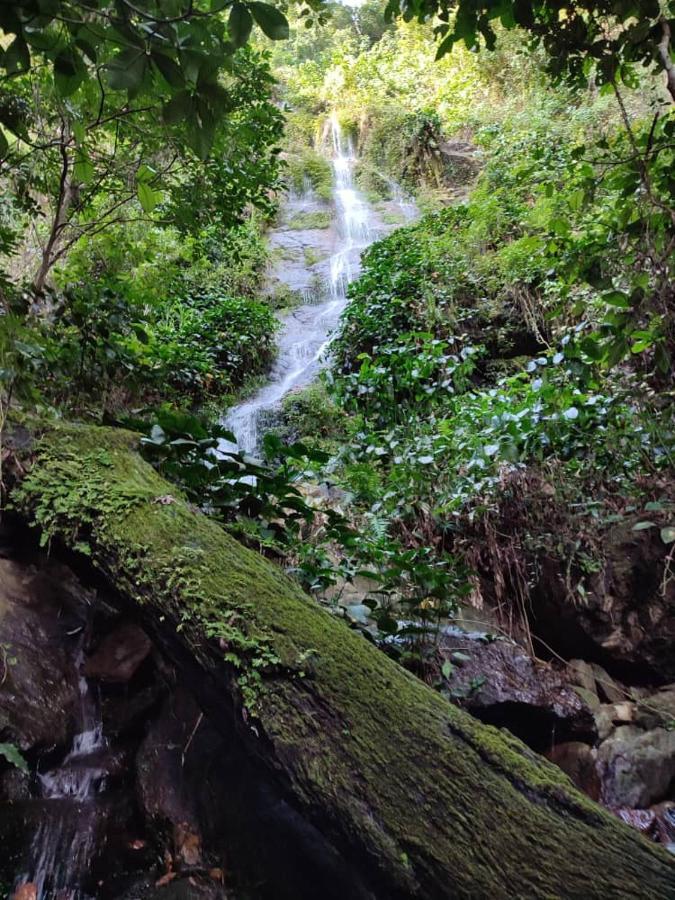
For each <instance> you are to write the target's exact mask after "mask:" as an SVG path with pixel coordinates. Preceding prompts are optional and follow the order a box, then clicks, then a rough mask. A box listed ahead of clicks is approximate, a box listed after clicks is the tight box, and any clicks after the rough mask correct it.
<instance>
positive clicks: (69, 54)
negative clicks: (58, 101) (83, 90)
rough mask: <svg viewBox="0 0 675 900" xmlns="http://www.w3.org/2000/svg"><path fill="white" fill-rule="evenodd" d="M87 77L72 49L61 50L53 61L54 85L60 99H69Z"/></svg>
mask: <svg viewBox="0 0 675 900" xmlns="http://www.w3.org/2000/svg"><path fill="white" fill-rule="evenodd" d="M86 77H87V69H86V66H85V65H84V62H83V61H82V57H81V56H80V54H79V53H77V52H76V51H75V50H74V49H73V48H71V47H68V48H66V49H65V50H62V51H61V52H60V53H59V54H58V56H57V57H56V59H55V60H54V84H55V85H56V90H57V91H58V93H59V94H60V95H61V97H69V96H70V95H71V94H74V93H75V91H76V90H77V89H78V88H79V86H80V85H81V84H82V82H83V81H84V79H85V78H86Z"/></svg>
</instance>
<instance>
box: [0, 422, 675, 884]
mask: <svg viewBox="0 0 675 900" xmlns="http://www.w3.org/2000/svg"><path fill="white" fill-rule="evenodd" d="M134 443H135V438H134V437H133V436H132V435H130V434H127V433H124V432H120V431H112V430H108V429H98V428H92V427H75V426H68V427H64V426H61V427H54V428H47V429H46V430H44V433H43V434H42V436H41V438H40V440H39V442H38V443H37V446H36V448H35V450H34V451H30V456H31V465H30V467H29V468H28V470H27V474H25V475H23V477H21V478H19V479H18V480H17V483H16V485H15V486H14V488H13V491H12V495H11V501H12V503H13V504H14V506H15V508H16V509H17V510H18V511H19V513H20V514H21V515H22V516H23V517H24V518H26V519H27V520H29V521H30V522H32V523H34V524H35V525H37V526H38V527H39V528H40V529H41V531H42V534H43V535H44V538H45V540H51V541H55V542H56V541H58V543H59V544H62V545H65V546H66V547H68V548H70V549H74V550H76V551H78V552H80V553H82V554H85V555H87V556H88V557H89V559H90V560H91V562H92V563H93V565H94V566H95V568H96V569H98V570H99V571H100V572H101V573H103V575H104V576H105V578H106V579H107V580H108V581H109V582H110V583H111V584H112V585H113V586H114V588H115V589H116V591H117V592H118V593H119V595H120V596H122V597H123V598H125V599H126V601H127V602H133V603H135V604H138V605H139V606H140V607H141V609H142V612H143V615H144V616H145V618H146V620H147V621H148V622H150V623H152V627H153V628H154V630H155V633H156V634H157V633H159V634H163V635H164V638H163V643H164V644H165V646H167V647H174V648H177V649H175V652H181V653H183V654H184V653H185V651H186V650H187V651H189V654H190V657H191V658H192V659H193V660H194V661H195V664H196V665H198V666H199V667H200V670H201V671H203V672H204V674H205V676H208V677H205V678H204V682H205V684H206V682H208V684H209V685H210V687H209V697H208V701H207V698H206V687H205V688H204V698H199V694H198V699H201V700H202V701H203V702H205V703H207V702H208V711H209V715H210V716H211V718H212V719H216V720H217V719H218V718H219V717H220V718H221V719H222V721H223V723H224V724H223V727H228V728H231V727H232V726H231V722H232V721H233V720H235V721H236V723H237V725H236V739H237V740H238V741H241V742H242V743H243V744H244V745H245V747H246V753H247V755H248V756H250V757H251V758H253V759H255V760H256V761H257V763H256V764H257V766H258V770H259V771H260V773H261V778H262V777H264V778H266V779H268V780H269V783H270V784H271V785H274V786H275V790H277V791H278V794H279V796H283V797H284V798H286V801H287V802H289V803H290V804H291V805H292V806H293V807H294V809H295V810H296V811H297V812H298V813H299V814H300V815H301V816H302V818H303V820H304V821H306V822H307V823H308V827H311V828H312V829H313V833H314V834H315V835H317V836H318V838H317V840H318V839H320V841H321V842H322V845H323V846H325V847H327V848H330V852H331V853H332V854H333V855H334V857H335V859H338V860H340V861H342V863H341V864H343V865H345V866H347V865H348V867H349V870H350V872H351V873H352V875H350V878H351V879H352V881H351V883H352V885H353V889H352V894H351V896H353V897H360V896H363V897H378V898H383V900H384V898H387V900H390V898H397V897H401V898H403V897H419V898H449V897H527V898H536V897H541V898H544V897H546V898H550V897H566V898H581V897H584V898H591V897H597V898H609V897H611V898H621V897H624V898H629V897H630V898H633V897H637V896H640V897H645V898H646V897H650V898H667V897H672V896H673V894H674V892H675V867H674V865H673V863H672V862H671V861H670V859H669V858H668V856H667V855H666V854H665V853H664V852H663V851H662V850H660V849H659V848H657V847H655V846H653V845H650V844H648V843H647V842H646V841H644V840H643V839H642V838H641V837H640V836H639V835H637V834H636V833H635V832H633V831H631V830H630V829H629V828H628V827H627V826H625V825H623V824H622V823H620V822H619V821H618V820H616V819H615V818H614V817H613V816H611V815H610V814H609V813H607V812H605V811H604V810H602V809H601V808H600V807H598V806H596V805H595V804H593V803H592V802H591V801H590V800H588V799H587V798H585V797H584V796H582V795H581V794H579V793H578V792H577V791H576V790H574V789H573V788H572V786H571V784H570V782H569V781H568V780H567V778H566V777H565V776H564V775H563V774H562V773H561V772H560V771H558V770H557V769H556V768H554V767H553V766H552V765H550V764H549V763H547V762H546V761H544V760H543V759H541V758H539V757H537V756H536V755H535V754H533V753H532V752H530V751H529V750H528V749H527V748H526V747H525V746H524V745H523V744H521V743H520V742H519V741H517V740H515V739H514V738H510V737H508V736H507V735H506V734H505V733H503V732H498V731H497V730H495V729H493V728H490V727H486V726H483V725H480V724H479V723H477V722H476V721H475V720H474V719H472V718H471V717H470V716H468V715H467V714H465V713H464V712H462V711H460V710H458V709H456V708H454V707H453V706H451V705H450V704H448V703H447V702H446V701H445V700H444V699H443V698H441V697H440V696H439V695H437V694H436V693H435V692H433V691H432V690H430V689H429V688H427V687H426V686H425V685H424V684H422V683H421V682H419V681H417V680H416V679H415V678H414V677H413V676H411V675H410V674H408V673H406V672H405V671H404V670H402V669H401V668H400V667H398V666H397V665H396V664H395V663H393V662H392V661H391V660H389V659H388V658H387V657H386V656H384V655H383V654H381V653H379V652H378V651H377V650H376V649H375V648H373V647H372V646H371V645H369V644H368V643H367V642H366V641H365V640H364V639H363V638H362V637H360V636H359V635H357V634H355V633H353V632H351V631H349V630H348V628H347V627H346V626H345V625H344V624H343V623H342V622H340V621H338V620H336V619H335V618H333V617H331V616H330V615H328V614H327V613H326V612H324V611H323V610H321V609H320V608H319V607H318V606H317V605H315V604H314V603H313V602H312V601H311V600H309V599H308V598H306V597H305V596H304V595H303V594H302V593H301V591H300V590H299V589H298V588H297V587H295V586H294V585H293V584H292V583H291V582H290V581H289V580H288V579H287V578H286V577H285V576H284V575H283V574H282V573H281V572H280V571H279V570H278V569H276V568H275V567H274V566H273V565H270V564H269V563H267V562H266V561H265V560H263V559H262V558H260V557H259V556H257V555H255V554H254V553H252V552H250V551H248V550H246V549H244V548H242V547H241V546H240V545H239V544H237V543H236V542H235V541H234V540H232V538H230V537H229V536H228V535H227V534H226V533H225V532H224V531H223V530H222V529H221V528H220V527H219V525H218V524H217V523H215V522H214V521H212V520H209V519H208V518H206V517H204V516H203V515H201V514H200V513H199V512H197V511H195V510H194V509H192V508H191V507H190V506H189V505H188V504H187V503H186V502H185V501H184V500H183V499H182V498H181V497H180V495H178V494H177V493H176V492H175V490H174V489H173V488H172V487H171V486H170V485H169V484H167V483H166V482H165V481H163V480H162V479H161V478H160V477H159V476H158V475H157V474H156V473H155V472H154V471H153V470H152V469H151V468H150V467H149V466H148V465H146V464H145V463H144V462H143V461H142V460H141V459H140V457H139V456H138V455H137V453H136V452H135V449H134ZM28 453H29V451H27V450H25V451H24V456H26V455H28ZM214 685H215V689H214ZM214 697H215V701H214ZM219 709H220V712H219ZM233 711H234V713H235V715H234V716H233V715H232V712H233Z"/></svg>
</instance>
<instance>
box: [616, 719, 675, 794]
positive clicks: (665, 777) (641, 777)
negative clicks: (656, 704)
mask: <svg viewBox="0 0 675 900" xmlns="http://www.w3.org/2000/svg"><path fill="white" fill-rule="evenodd" d="M598 771H599V773H600V778H601V780H602V802H603V803H604V804H605V805H606V806H610V807H613V808H621V807H629V808H631V809H644V808H646V807H648V806H650V805H651V804H653V803H657V802H658V801H659V800H663V799H664V798H666V797H667V794H668V790H669V787H670V785H671V782H672V780H673V778H675V732H672V731H667V730H666V729H665V728H655V729H654V730H652V731H642V730H640V729H638V728H635V727H634V726H633V725H622V726H620V727H618V728H617V729H616V731H615V732H614V734H612V735H611V736H610V737H609V738H608V739H607V740H606V741H604V742H603V743H602V744H601V745H600V747H599V748H598Z"/></svg>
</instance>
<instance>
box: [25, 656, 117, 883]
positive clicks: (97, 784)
mask: <svg viewBox="0 0 675 900" xmlns="http://www.w3.org/2000/svg"><path fill="white" fill-rule="evenodd" d="M75 664H76V668H77V674H78V689H79V699H80V707H79V710H78V727H79V731H78V733H77V734H75V735H74V737H73V742H72V746H71V748H70V750H69V752H68V754H67V755H66V757H65V758H64V760H63V761H62V762H61V764H60V765H59V766H58V767H57V768H54V769H51V770H49V771H47V772H44V773H42V774H40V775H38V781H39V792H40V799H39V800H36V804H37V805H38V806H39V812H40V819H39V825H38V827H37V829H36V831H35V833H34V835H33V839H32V841H31V844H30V849H29V851H28V859H27V864H26V867H25V869H24V872H23V873H22V874H21V875H20V876H19V878H18V879H17V882H16V885H15V886H16V888H18V887H20V886H21V885H25V886H26V887H30V889H31V890H30V893H27V892H26V896H31V897H34V898H35V900H51V898H58V900H89V894H88V893H85V892H83V891H82V883H83V881H84V880H85V879H86V877H87V876H88V875H89V873H90V866H91V861H92V858H93V855H94V853H95V850H96V846H97V841H98V836H99V826H100V824H101V819H102V816H103V809H102V807H101V805H100V804H99V802H98V796H99V794H100V793H101V792H102V791H103V790H104V789H105V779H106V774H107V770H106V767H105V754H106V751H107V741H106V739H105V737H104V736H103V726H102V723H101V717H100V712H99V707H98V699H97V697H96V696H95V695H94V694H93V693H92V690H91V688H90V685H89V683H88V681H87V679H86V678H85V677H84V675H83V674H82V667H83V665H84V652H83V650H80V651H79V652H78V655H77V656H76V659H75Z"/></svg>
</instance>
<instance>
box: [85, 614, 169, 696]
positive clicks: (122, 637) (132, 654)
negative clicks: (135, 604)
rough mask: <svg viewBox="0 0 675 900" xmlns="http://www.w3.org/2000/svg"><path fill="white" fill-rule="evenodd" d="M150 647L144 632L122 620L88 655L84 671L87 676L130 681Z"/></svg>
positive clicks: (121, 682)
mask: <svg viewBox="0 0 675 900" xmlns="http://www.w3.org/2000/svg"><path fill="white" fill-rule="evenodd" d="M151 650H152V644H151V642H150V638H149V637H148V636H147V634H146V633H145V632H144V631H143V630H142V629H141V628H139V627H138V625H135V624H133V623H132V622H125V623H123V624H121V625H118V626H117V627H116V628H115V629H114V630H113V631H111V632H110V634H107V635H106V636H105V637H104V638H103V640H102V641H101V643H100V644H99V645H98V647H97V648H96V650H94V652H93V653H92V654H91V655H90V656H89V657H87V660H86V662H85V664H84V674H85V675H86V676H87V678H97V679H99V680H100V681H109V682H116V683H119V684H124V683H126V682H128V681H131V679H132V678H133V676H134V675H135V674H136V672H137V671H138V669H139V668H140V666H141V665H142V663H143V662H144V661H145V660H146V659H147V657H148V655H149V654H150V651H151Z"/></svg>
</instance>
